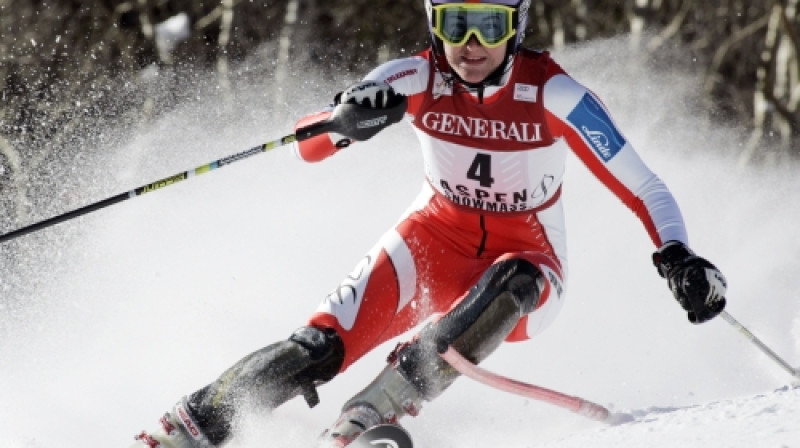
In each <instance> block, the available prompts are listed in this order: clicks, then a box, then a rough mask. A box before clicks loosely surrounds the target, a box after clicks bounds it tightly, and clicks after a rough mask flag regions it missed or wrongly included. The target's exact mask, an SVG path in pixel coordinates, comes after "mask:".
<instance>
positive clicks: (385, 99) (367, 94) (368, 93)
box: [331, 81, 408, 141]
mask: <svg viewBox="0 0 800 448" xmlns="http://www.w3.org/2000/svg"><path fill="white" fill-rule="evenodd" d="M333 104H334V106H335V107H334V109H333V115H332V116H331V120H332V121H333V122H334V123H335V126H334V127H335V132H338V133H339V134H342V135H343V136H345V137H348V138H351V139H353V140H358V141H365V140H369V139H370V138H372V137H374V136H375V134H377V133H378V132H380V131H381V130H383V129H384V128H385V127H387V126H389V125H392V124H394V123H397V122H398V121H400V120H401V119H402V118H403V115H405V113H406V108H407V107H408V101H407V99H406V96H405V95H401V94H399V93H397V92H395V91H394V89H393V88H392V86H390V85H389V84H388V83H386V82H382V81H380V82H379V81H361V82H358V83H356V84H353V85H352V86H350V87H348V88H347V89H345V90H344V91H342V92H339V93H337V94H336V96H335V97H334V100H333Z"/></svg>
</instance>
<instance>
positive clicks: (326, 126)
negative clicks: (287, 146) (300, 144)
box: [294, 118, 336, 141]
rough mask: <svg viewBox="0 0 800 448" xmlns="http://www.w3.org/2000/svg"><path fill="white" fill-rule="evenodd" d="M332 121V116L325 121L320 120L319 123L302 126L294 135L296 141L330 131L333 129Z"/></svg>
mask: <svg viewBox="0 0 800 448" xmlns="http://www.w3.org/2000/svg"><path fill="white" fill-rule="evenodd" d="M335 127H336V126H335V125H334V121H333V119H332V118H329V119H327V120H325V121H320V122H319V123H314V124H310V125H308V126H305V127H302V128H300V129H298V130H297V131H296V132H295V133H294V135H295V137H296V138H297V141H303V140H306V139H309V138H311V137H316V136H318V135H320V134H324V133H326V132H331V131H334V130H335Z"/></svg>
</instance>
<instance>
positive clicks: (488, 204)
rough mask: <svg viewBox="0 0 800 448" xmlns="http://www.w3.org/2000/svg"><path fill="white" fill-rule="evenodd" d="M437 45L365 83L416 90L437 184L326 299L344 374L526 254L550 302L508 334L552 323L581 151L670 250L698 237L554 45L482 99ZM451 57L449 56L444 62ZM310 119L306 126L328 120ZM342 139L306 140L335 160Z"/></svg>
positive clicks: (518, 64)
mask: <svg viewBox="0 0 800 448" xmlns="http://www.w3.org/2000/svg"><path fill="white" fill-rule="evenodd" d="M434 63H436V59H435V56H434V54H433V53H432V52H431V51H430V50H428V51H425V52H422V53H420V54H418V55H416V56H413V57H409V58H402V59H397V60H393V61H390V62H387V63H385V64H382V65H381V66H379V67H377V68H376V69H374V70H373V71H372V72H371V73H369V74H368V75H367V76H366V77H365V79H366V80H373V81H386V82H388V83H389V84H391V86H392V87H393V88H394V89H395V91H396V92H398V93H401V94H404V95H407V96H408V110H407V114H406V118H407V119H408V120H409V121H410V122H411V124H412V125H413V127H414V130H415V131H416V134H417V136H418V137H419V141H420V146H421V149H422V153H423V158H424V165H425V175H426V182H425V184H424V185H423V188H422V191H421V192H420V194H419V196H418V197H417V200H416V201H415V202H414V204H413V206H412V207H411V208H410V209H409V211H408V212H407V213H406V214H405V215H404V216H403V218H402V219H401V220H400V222H399V223H398V224H397V225H396V226H395V227H394V228H393V229H390V230H389V231H388V232H386V233H385V234H384V236H383V237H382V238H381V240H380V241H379V242H378V243H377V244H376V245H375V246H374V247H373V248H372V249H371V250H370V251H369V253H368V254H367V255H366V256H365V257H364V259H362V260H361V261H360V262H359V263H358V265H357V266H356V268H355V269H354V270H353V271H352V273H351V274H350V275H348V276H347V278H345V279H344V281H343V282H342V283H341V284H340V285H339V286H338V287H337V288H336V289H335V290H334V291H332V292H331V293H330V294H329V295H328V296H327V297H326V298H325V300H324V301H323V303H322V304H321V305H320V306H319V308H318V309H317V310H316V312H315V313H314V314H313V316H312V317H311V319H310V322H309V324H310V325H313V326H318V327H332V328H335V329H336V330H337V331H338V333H339V335H340V336H341V337H342V340H343V341H344V345H345V361H344V364H343V366H342V370H344V369H346V368H347V367H348V366H350V365H351V364H352V363H353V362H355V361H356V360H357V359H359V358H360V357H361V356H363V355H364V354H366V353H367V352H368V351H370V350H371V349H373V348H375V347H376V346H378V345H379V344H381V343H383V342H385V341H387V340H389V339H391V338H393V337H395V336H398V335H399V334H401V333H403V332H405V331H407V330H409V329H410V328H412V327H414V326H416V325H418V324H419V323H421V322H422V321H424V320H425V319H426V318H428V317H430V316H431V315H433V314H435V313H444V312H446V311H447V310H448V309H450V308H451V307H452V306H454V304H455V303H457V302H458V300H459V299H460V298H461V297H463V296H464V295H465V294H466V292H467V291H468V289H469V288H470V287H472V286H473V285H474V284H475V283H476V282H477V280H478V278H479V277H480V276H481V274H483V272H484V271H485V270H486V269H487V268H488V267H489V266H490V265H491V264H492V263H495V262H496V261H498V260H500V259H503V258H507V257H523V258H526V259H528V260H529V261H531V262H532V263H533V264H534V265H536V266H537V267H539V269H540V270H541V271H542V272H543V273H544V277H545V279H546V280H547V281H546V285H545V288H544V291H543V292H542V295H541V298H540V300H539V304H538V306H537V307H536V309H535V310H534V311H533V312H531V313H530V314H529V315H528V316H525V317H524V318H523V319H522V320H521V321H520V323H519V324H518V325H517V327H516V328H515V329H514V331H513V332H512V334H511V335H510V336H509V337H508V340H512V341H514V340H523V339H526V338H528V337H530V336H532V335H534V334H535V333H537V332H539V331H541V330H542V329H543V328H544V327H545V326H546V325H547V324H549V323H550V322H551V320H552V319H553V317H554V316H555V314H556V313H557V311H558V310H559V309H560V307H561V303H562V301H563V299H564V282H565V277H566V242H565V228H564V214H563V207H562V202H561V183H562V179H563V176H564V168H565V162H566V157H567V151H568V150H571V151H572V152H573V153H574V154H575V155H576V156H577V157H578V158H579V159H580V160H581V161H583V163H584V164H585V165H586V166H587V167H588V168H589V170H590V171H591V172H592V173H593V174H594V175H595V176H597V178H598V179H599V180H600V181H601V182H602V183H603V184H604V185H605V186H606V187H607V188H608V189H609V190H610V191H611V192H613V193H614V194H615V195H616V196H617V197H619V199H620V200H622V202H623V203H625V205H627V206H628V207H629V208H630V209H631V210H632V211H633V212H634V213H635V214H636V215H637V216H638V217H639V219H640V220H641V221H642V223H643V224H644V227H645V229H646V230H647V232H648V233H649V235H650V238H651V239H652V240H653V243H654V244H655V245H656V247H660V246H661V244H662V243H663V242H666V241H669V240H679V241H682V242H684V243H687V237H686V230H685V227H684V223H683V219H682V217H681V214H680V211H679V209H678V206H677V204H676V203H675V200H674V198H673V196H672V195H671V194H670V192H669V190H668V189H667V188H666V186H665V185H664V184H663V183H662V181H661V180H660V179H659V178H658V177H657V176H656V175H655V174H654V173H653V172H651V171H650V169H648V167H647V166H646V165H645V164H644V163H643V162H642V160H641V159H640V158H639V156H638V155H637V153H636V152H635V150H634V148H633V147H632V146H631V144H630V143H629V142H628V141H627V140H626V139H625V137H624V136H623V135H622V133H621V132H620V131H619V130H618V129H617V127H616V125H615V124H614V122H613V121H612V119H611V118H610V115H609V114H608V112H607V110H606V109H605V106H603V104H602V103H601V102H600V101H599V99H598V98H597V97H596V96H595V95H594V94H593V93H592V92H590V91H589V90H588V89H586V88H585V87H584V86H582V85H581V84H579V83H578V82H576V81H575V80H574V79H572V78H571V77H570V76H569V75H567V74H566V73H565V72H564V70H563V69H562V68H561V67H560V66H559V65H558V64H557V63H556V62H554V61H553V60H552V59H551V58H550V55H549V53H547V52H535V51H532V50H527V49H522V50H521V51H520V52H519V53H517V54H516V55H515V56H514V58H513V61H512V62H511V67H510V70H508V71H507V72H506V73H505V75H504V76H503V78H502V82H501V83H500V85H499V86H494V87H487V88H486V90H485V92H484V94H483V95H482V96H483V97H482V98H479V97H478V96H477V95H476V94H475V90H472V91H469V90H467V89H465V88H463V87H462V86H461V85H460V84H458V83H455V85H453V83H448V82H445V81H444V80H443V77H442V75H441V72H440V71H439V70H435V69H434V66H433V64H434ZM439 64H440V67H446V65H441V64H442V61H439ZM325 116H326V113H325V112H323V113H321V114H317V115H314V116H309V117H306V118H304V119H302V120H300V122H298V127H302V126H304V125H307V124H309V123H311V122H314V121H317V120H319V119H320V118H321V117H325ZM334 139H335V137H333V136H329V135H328V134H324V135H320V136H317V137H314V138H311V139H308V140H304V141H302V142H299V143H298V144H297V145H296V146H295V148H296V151H297V154H298V156H299V157H300V158H302V159H303V160H306V161H309V162H313V161H319V160H322V159H324V158H326V157H328V156H330V155H332V154H333V153H335V152H336V151H337V150H338V148H337V147H336V146H335V145H334V144H333V141H332V140H334Z"/></svg>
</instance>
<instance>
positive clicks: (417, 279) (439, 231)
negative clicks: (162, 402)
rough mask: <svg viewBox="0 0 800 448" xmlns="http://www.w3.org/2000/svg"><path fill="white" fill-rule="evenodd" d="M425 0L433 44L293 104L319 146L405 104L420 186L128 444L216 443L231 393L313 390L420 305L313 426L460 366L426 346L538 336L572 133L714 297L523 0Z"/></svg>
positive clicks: (679, 278)
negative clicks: (300, 310)
mask: <svg viewBox="0 0 800 448" xmlns="http://www.w3.org/2000/svg"><path fill="white" fill-rule="evenodd" d="M425 7H426V10H427V15H428V25H429V28H430V34H431V39H432V45H431V46H430V48H428V49H427V50H425V51H423V52H421V53H419V54H417V55H415V56H412V57H406V58H401V59H396V60H393V61H389V62H387V63H384V64H382V65H380V66H379V67H377V68H375V69H374V70H373V71H372V72H370V73H369V74H367V76H366V77H365V78H364V81H363V82H360V83H357V84H355V85H354V86H351V87H350V88H348V89H346V90H345V91H344V92H343V93H340V94H339V95H337V96H336V98H335V100H334V104H332V105H331V106H330V107H329V108H328V109H326V110H324V111H323V112H320V113H318V114H314V115H311V116H308V117H305V118H303V119H301V120H300V121H299V122H298V124H297V129H298V130H302V129H306V127H307V126H319V125H326V124H331V123H332V124H333V125H332V126H331V127H330V128H329V129H331V130H332V131H331V132H325V133H322V134H319V135H316V136H314V137H311V138H308V139H305V140H302V141H300V142H299V144H297V145H296V147H295V150H296V152H297V154H298V156H299V157H300V158H301V159H303V160H305V161H308V162H316V161H320V160H323V159H325V158H327V157H329V156H331V155H333V154H335V153H336V152H337V151H340V150H342V149H343V148H346V147H347V146H349V145H350V144H352V143H353V142H354V141H363V140H367V139H369V138H370V137H371V136H372V135H374V134H375V133H376V132H378V131H379V130H380V129H382V128H383V127H385V126H388V125H389V124H391V123H392V122H393V121H395V120H394V119H391V118H388V117H392V116H396V115H397V114H398V113H399V115H400V116H403V115H404V116H405V117H406V118H407V120H408V121H409V122H410V123H411V124H412V126H413V128H414V130H415V131H416V134H417V136H418V138H419V141H420V146H421V149H422V153H423V158H424V165H425V177H426V182H424V185H423V188H422V191H421V192H420V194H419V196H418V197H417V199H416V201H415V202H414V203H413V204H412V206H411V207H410V209H409V210H408V211H407V212H406V213H405V214H404V215H403V217H402V219H401V220H400V221H399V223H398V224H397V225H396V226H395V227H394V228H392V229H390V230H389V231H388V232H386V234H385V235H384V236H383V237H382V238H381V239H380V241H379V242H378V243H377V244H376V245H375V246H374V248H373V249H371V250H370V251H369V253H368V254H367V255H366V256H365V257H364V259H363V260H361V261H360V262H359V263H358V265H357V266H356V268H355V270H354V271H353V272H352V274H350V275H348V276H347V277H346V278H345V280H344V281H343V282H342V283H341V284H340V285H339V286H338V287H337V288H335V289H334V291H333V292H331V293H330V294H329V295H328V296H327V297H326V298H325V299H324V300H323V302H322V304H321V305H319V307H318V308H317V310H316V312H315V313H313V315H312V316H311V317H310V319H309V321H308V323H307V324H306V325H305V326H303V327H301V328H300V329H298V330H296V331H295V332H294V333H293V334H292V335H291V336H290V337H289V338H288V339H287V340H284V341H279V342H277V343H274V344H272V345H269V346H267V347H264V348H262V349H260V350H257V351H255V352H254V353H252V354H250V355H248V356H246V357H245V358H244V359H242V360H241V361H239V362H237V363H236V364H235V365H234V366H232V367H231V368H230V369H229V370H227V371H225V372H224V373H223V374H222V375H221V376H220V377H219V379H217V380H216V381H214V382H212V383H211V384H209V385H207V386H206V387H204V388H202V389H200V390H198V391H196V392H194V393H192V394H190V395H188V396H187V397H185V398H184V399H182V400H180V401H179V402H178V403H177V405H176V406H175V407H174V408H172V409H171V410H170V411H169V412H167V413H166V414H165V415H164V417H163V418H162V419H161V425H160V427H159V428H158V429H157V430H156V431H154V432H152V433H149V434H148V433H142V434H140V435H139V436H138V438H137V440H138V441H137V445H135V446H136V447H141V446H142V444H145V445H149V446H150V447H153V448H155V447H164V448H207V447H220V446H222V445H223V444H224V443H225V442H226V441H227V440H228V439H229V438H230V436H231V433H232V431H233V428H232V421H233V419H234V417H235V415H236V411H237V408H238V407H239V406H240V405H241V403H243V402H248V403H257V404H259V405H261V406H263V407H265V408H267V409H273V408H275V407H277V406H279V405H281V404H282V403H284V402H286V401H287V400H289V399H291V398H293V397H295V396H298V395H302V396H303V397H304V398H305V400H306V401H307V402H308V404H309V405H310V406H314V405H315V404H316V403H317V401H318V397H317V393H316V387H317V386H319V385H321V384H323V383H326V382H328V381H330V380H331V379H333V378H334V377H335V376H336V375H337V374H338V373H339V372H342V371H343V370H345V369H347V368H348V367H349V366H350V365H352V364H353V363H354V362H356V361H357V360H358V359H359V358H361V357H362V356H364V355H365V354H366V353H367V352H369V351H370V350H372V349H373V348H375V347H377V346H378V345H380V344H381V343H383V342H385V341H387V340H389V339H391V338H393V337H396V336H398V335H400V334H402V333H403V332H405V331H407V330H409V329H411V328H414V327H416V326H418V325H420V324H422V323H423V322H425V321H427V323H426V324H425V325H424V326H423V327H422V329H421V330H420V331H419V332H418V333H417V334H416V336H415V337H414V338H412V339H411V340H410V341H408V342H406V343H404V344H400V345H399V346H398V347H397V348H396V349H395V350H394V351H393V352H392V354H391V355H390V356H389V360H388V363H387V365H386V366H385V368H384V369H383V370H382V371H381V372H380V373H379V374H378V376H377V377H376V378H375V380H374V381H373V382H372V383H371V384H369V385H368V386H367V387H366V388H365V389H364V390H363V391H361V392H359V393H358V394H356V395H355V396H354V397H353V398H352V399H350V400H349V401H348V402H347V403H345V405H344V406H343V408H342V414H341V416H340V418H339V419H338V420H336V422H335V423H334V424H333V426H332V427H331V428H329V429H328V430H327V431H326V432H325V433H324V435H323V443H324V444H326V445H331V446H340V447H341V446H345V445H347V444H348V443H350V442H351V441H352V440H353V438H354V437H356V436H357V435H358V434H359V433H361V432H362V431H364V430H365V429H366V428H369V427H371V426H374V425H377V424H380V423H386V422H397V420H398V419H399V418H401V417H403V416H405V415H412V416H413V415H416V414H417V413H418V412H419V411H420V408H421V407H422V405H423V403H424V402H426V401H431V400H433V399H434V398H436V397H437V396H438V395H439V394H441V393H442V392H443V391H444V390H445V389H446V388H447V387H448V386H449V385H450V384H451V383H452V382H453V381H454V380H455V379H456V377H457V372H455V371H454V370H453V369H452V368H449V366H448V365H447V364H446V363H445V362H444V361H443V360H442V359H441V358H440V357H439V356H438V355H437V347H441V346H442V345H447V344H450V345H452V346H453V347H454V348H456V349H457V350H458V351H459V352H461V353H462V354H463V355H464V356H466V357H467V358H469V359H470V360H472V361H473V362H476V363H479V362H481V361H482V360H484V359H485V358H486V357H487V356H489V355H490V354H491V353H492V352H493V351H494V350H495V349H496V348H497V347H498V346H499V345H500V344H501V343H502V342H503V341H521V340H524V339H527V338H530V337H532V336H535V335H536V334H537V333H538V332H540V331H542V330H543V329H544V328H545V327H546V326H547V325H548V324H549V323H550V322H551V321H552V320H553V319H554V317H555V315H556V314H557V312H558V310H559V308H560V307H561V305H562V302H563V300H564V290H565V280H566V271H567V266H566V253H567V250H566V243H565V230H564V216H563V211H562V202H561V183H562V179H563V174H564V169H565V160H566V157H567V152H568V151H571V152H572V153H573V154H575V155H576V156H577V157H578V158H579V159H580V160H581V161H582V162H583V163H584V164H585V165H586V167H587V168H588V169H589V170H590V171H591V172H592V173H593V174H594V175H595V176H597V178H598V179H599V180H600V181H601V182H602V183H603V184H604V185H605V186H606V187H607V188H608V190H610V191H611V192H612V193H613V194H614V195H616V196H617V197H618V198H619V199H620V200H621V201H622V202H623V203H624V204H625V205H626V206H628V207H629V208H630V209H631V210H632V211H633V212H634V213H635V214H636V216H638V218H639V219H640V220H641V222H642V224H643V226H644V228H645V230H646V231H647V233H648V234H649V237H650V238H651V239H652V241H653V243H654V247H655V252H654V254H653V256H652V262H653V263H654V265H655V267H656V268H657V271H658V273H659V274H660V275H661V276H662V277H664V278H665V279H666V280H667V284H668V286H669V288H670V290H671V292H672V294H673V295H674V297H675V298H676V299H677V301H678V302H679V303H680V305H681V306H682V307H683V308H684V309H685V310H686V311H687V312H688V317H689V320H690V321H691V322H693V323H701V322H704V321H707V320H709V319H711V318H713V317H714V316H716V315H717V314H719V312H720V311H722V310H723V308H724V306H725V293H726V282H725V279H724V277H723V275H722V274H721V273H720V272H719V270H717V268H716V267H714V265H712V264H711V263H710V262H708V261H707V260H705V259H704V258H701V257H699V256H697V255H695V254H694V253H693V252H692V250H690V249H689V246H688V237H687V232H686V228H685V226H684V222H683V219H682V217H681V213H680V211H679V208H678V205H677V203H676V201H675V199H674V198H673V196H672V195H671V193H670V192H669V190H668V189H667V187H666V186H665V185H664V183H663V182H662V181H661V180H660V179H659V178H658V177H657V176H656V175H655V174H654V173H653V172H652V171H650V169H649V168H648V167H647V166H646V165H645V164H644V162H643V161H642V160H641V159H640V158H639V156H638V155H637V153H636V152H635V150H634V148H633V146H632V145H631V143H630V142H629V141H628V140H627V139H626V138H625V137H624V135H623V134H622V132H620V130H619V129H617V127H616V125H615V124H614V122H613V121H612V119H611V118H610V115H609V113H608V111H607V110H606V108H605V106H604V105H603V104H602V103H601V101H600V100H599V99H598V97H597V96H596V95H595V94H594V93H592V92H591V91H589V90H588V89H587V88H586V87H584V86H583V85H581V84H580V83H578V82H577V81H575V80H574V79H573V78H571V77H570V76H569V75H568V74H567V73H565V71H564V70H563V69H562V68H561V67H560V66H559V65H558V64H557V63H556V62H555V61H553V59H552V58H551V57H550V55H549V53H548V52H544V51H533V50H531V49H527V48H523V47H522V46H521V42H522V39H523V33H524V30H525V26H526V22H527V17H528V8H529V7H530V0H490V1H479V0H473V1H465V2H459V1H453V0H425ZM334 131H335V132H334ZM429 318H431V319H429Z"/></svg>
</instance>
